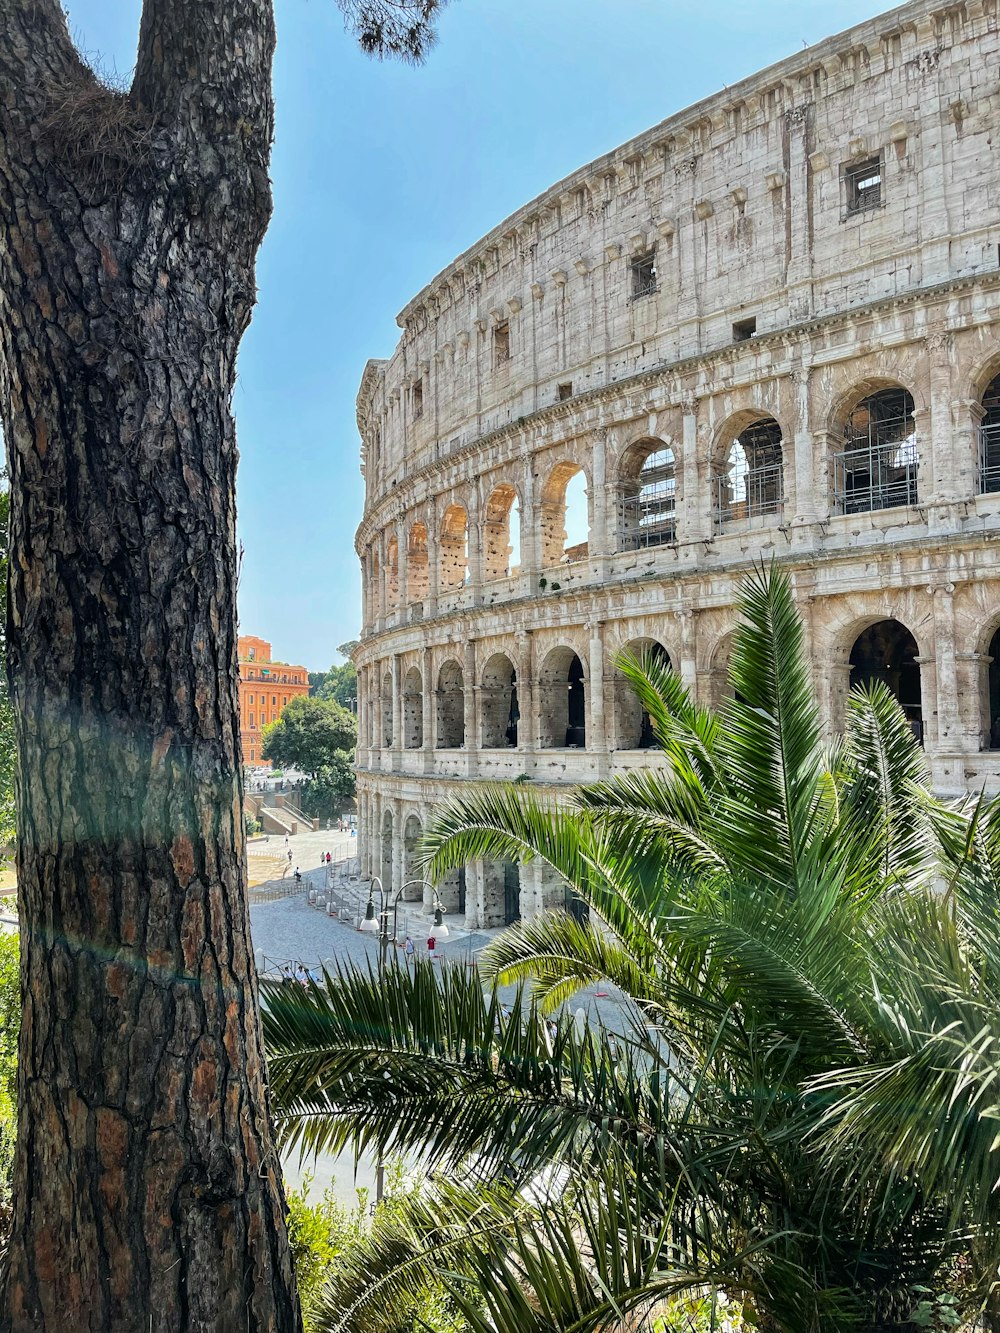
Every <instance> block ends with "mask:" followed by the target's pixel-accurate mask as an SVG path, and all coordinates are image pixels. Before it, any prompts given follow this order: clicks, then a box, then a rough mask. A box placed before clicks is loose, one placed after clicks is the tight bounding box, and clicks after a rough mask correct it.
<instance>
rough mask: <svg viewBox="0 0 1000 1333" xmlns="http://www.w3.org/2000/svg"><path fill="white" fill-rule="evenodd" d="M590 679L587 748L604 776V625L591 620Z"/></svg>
mask: <svg viewBox="0 0 1000 1333" xmlns="http://www.w3.org/2000/svg"><path fill="white" fill-rule="evenodd" d="M589 629H590V652H589V656H590V681H589V686H590V689H589V696H590V697H589V699H588V703H589V708H588V710H587V711H588V719H587V749H588V750H592V751H593V752H594V754H595V755H596V756H597V774H598V777H604V776H605V774H606V772H607V767H608V737H607V730H606V727H605V717H604V626H603V624H602V622H601V621H599V620H594V621H591V623H590V626H589Z"/></svg>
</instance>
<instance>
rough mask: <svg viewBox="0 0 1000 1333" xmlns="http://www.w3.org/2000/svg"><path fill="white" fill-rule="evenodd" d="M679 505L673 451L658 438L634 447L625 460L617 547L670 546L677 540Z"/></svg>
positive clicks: (633, 549) (637, 548)
mask: <svg viewBox="0 0 1000 1333" xmlns="http://www.w3.org/2000/svg"><path fill="white" fill-rule="evenodd" d="M676 507H677V478H676V471H675V466H674V452H673V450H672V449H670V448H669V447H668V446H667V445H665V444H661V443H660V442H659V441H648V440H647V441H643V442H641V443H640V444H637V445H635V446H633V448H632V449H630V450H629V452H628V455H627V456H626V458H625V459H624V460H623V463H622V482H621V488H620V491H619V499H618V549H619V550H620V551H636V550H642V549H644V548H646V547H650V546H668V545H670V544H671V543H672V542H674V541H675V540H676Z"/></svg>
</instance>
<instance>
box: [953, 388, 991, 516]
mask: <svg viewBox="0 0 1000 1333" xmlns="http://www.w3.org/2000/svg"><path fill="white" fill-rule="evenodd" d="M985 415H986V414H985V412H984V410H983V405H982V403H980V402H978V401H977V400H976V399H974V398H956V399H954V400H953V402H952V404H951V441H952V443H951V457H952V463H953V467H954V479H955V497H956V499H957V500H958V501H959V502H961V501H963V500H971V499H972V498H973V497H974V496H976V495H979V494H980V493H981V491H982V489H983V482H982V477H981V475H980V469H981V466H982V460H981V458H980V452H979V429H980V426H981V425H982V421H983V417H984V416H985Z"/></svg>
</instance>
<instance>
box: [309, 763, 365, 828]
mask: <svg viewBox="0 0 1000 1333" xmlns="http://www.w3.org/2000/svg"><path fill="white" fill-rule="evenodd" d="M356 785H357V784H356V781H355V776H354V756H353V754H347V753H346V752H344V751H338V752H337V753H336V754H335V755H334V756H333V759H332V762H330V763H329V764H325V765H324V766H323V767H322V768H321V769H320V770H319V772H318V773H317V774H316V776H315V777H312V778H310V779H309V780H308V782H306V783H305V785H304V787H303V791H302V808H303V809H304V810H305V812H306V813H307V814H309V815H313V816H315V817H317V818H321V819H327V818H331V817H333V816H334V815H338V814H339V813H340V812H341V811H342V810H343V809H344V807H345V806H346V805H347V803H348V802H349V801H351V800H352V799H353V797H354V792H355V787H356Z"/></svg>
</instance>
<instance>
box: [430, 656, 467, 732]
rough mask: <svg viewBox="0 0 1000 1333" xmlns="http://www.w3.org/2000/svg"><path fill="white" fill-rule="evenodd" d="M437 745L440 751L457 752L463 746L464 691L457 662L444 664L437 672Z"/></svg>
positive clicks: (460, 670) (460, 669)
mask: <svg viewBox="0 0 1000 1333" xmlns="http://www.w3.org/2000/svg"><path fill="white" fill-rule="evenodd" d="M437 744H438V748H439V749H442V750H458V749H461V748H462V746H463V745H464V744H465V690H464V689H463V683H462V668H461V667H460V666H459V664H458V663H457V662H445V664H444V665H443V666H442V668H441V670H440V671H439V672H438V687H437Z"/></svg>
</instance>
